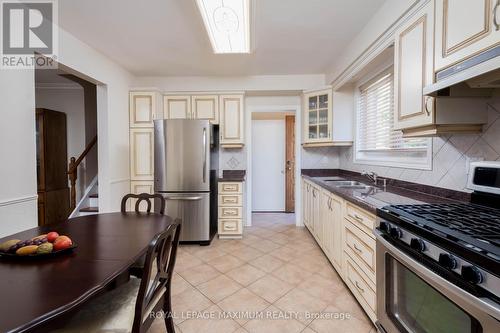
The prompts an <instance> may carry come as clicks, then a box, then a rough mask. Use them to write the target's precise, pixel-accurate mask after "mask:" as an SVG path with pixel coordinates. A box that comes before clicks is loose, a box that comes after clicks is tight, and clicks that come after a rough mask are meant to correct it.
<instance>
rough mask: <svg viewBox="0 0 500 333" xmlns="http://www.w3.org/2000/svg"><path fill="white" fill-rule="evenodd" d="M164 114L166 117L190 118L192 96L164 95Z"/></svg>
mask: <svg viewBox="0 0 500 333" xmlns="http://www.w3.org/2000/svg"><path fill="white" fill-rule="evenodd" d="M163 113H164V114H163V116H164V117H165V119H190V118H191V97H190V96H164V97H163Z"/></svg>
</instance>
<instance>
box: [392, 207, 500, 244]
mask: <svg viewBox="0 0 500 333" xmlns="http://www.w3.org/2000/svg"><path fill="white" fill-rule="evenodd" d="M391 207H392V208H395V209H398V210H400V211H402V212H404V213H406V214H405V215H407V217H410V218H412V217H417V218H420V219H424V220H426V221H429V222H433V223H436V224H437V225H440V226H443V227H446V228H448V229H451V230H454V231H457V232H461V233H463V234H466V235H468V236H470V237H473V238H475V239H477V240H480V241H483V242H488V243H490V244H493V245H495V246H500V210H497V209H492V208H487V207H482V206H478V205H473V204H424V205H394V206H391Z"/></svg>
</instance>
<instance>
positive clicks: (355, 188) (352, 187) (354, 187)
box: [337, 184, 376, 191]
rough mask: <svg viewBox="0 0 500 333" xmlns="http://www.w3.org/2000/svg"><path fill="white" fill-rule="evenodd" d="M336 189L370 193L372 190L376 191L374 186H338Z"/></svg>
mask: <svg viewBox="0 0 500 333" xmlns="http://www.w3.org/2000/svg"><path fill="white" fill-rule="evenodd" d="M337 187H338V188H347V189H353V190H366V191H370V190H373V189H376V187H375V186H370V185H363V184H361V185H340V186H337Z"/></svg>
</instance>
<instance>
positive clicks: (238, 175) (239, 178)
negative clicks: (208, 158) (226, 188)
mask: <svg viewBox="0 0 500 333" xmlns="http://www.w3.org/2000/svg"><path fill="white" fill-rule="evenodd" d="M245 175H246V171H245V170H223V171H222V177H219V181H220V182H244V181H245Z"/></svg>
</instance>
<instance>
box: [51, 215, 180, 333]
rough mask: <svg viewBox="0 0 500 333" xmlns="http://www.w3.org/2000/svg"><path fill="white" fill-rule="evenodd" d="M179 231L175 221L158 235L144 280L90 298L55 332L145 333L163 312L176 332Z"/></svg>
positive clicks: (170, 332) (149, 253)
mask: <svg viewBox="0 0 500 333" xmlns="http://www.w3.org/2000/svg"><path fill="white" fill-rule="evenodd" d="M180 231H181V225H180V223H177V222H176V223H174V224H172V225H170V226H169V227H168V228H167V229H166V230H165V231H163V232H161V233H159V234H157V235H156V236H155V238H154V239H153V240H152V241H151V243H150V244H149V247H148V250H147V253H146V262H145V271H144V272H145V273H144V274H143V276H142V278H141V279H136V278H131V279H130V281H129V282H127V283H125V284H124V285H121V286H119V287H118V288H116V289H114V290H112V291H109V292H106V293H104V294H103V295H102V296H100V297H98V298H96V299H94V300H92V301H90V302H89V303H87V304H86V305H85V306H84V308H83V309H81V310H80V311H79V312H78V313H77V314H76V315H74V316H73V317H72V318H70V319H69V321H68V322H67V323H66V325H65V326H64V327H63V328H61V329H58V330H56V331H55V332H57V333H77V332H79V333H80V332H132V333H144V332H147V331H148V329H149V328H150V327H151V325H152V324H153V322H154V320H155V319H156V318H157V317H158V314H161V316H162V317H163V319H164V322H165V326H166V329H167V332H168V333H175V328H174V322H173V312H172V303H171V284H172V276H173V273H174V266H175V260H176V256H177V247H178V244H179V235H180ZM134 299H135V302H134Z"/></svg>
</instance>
